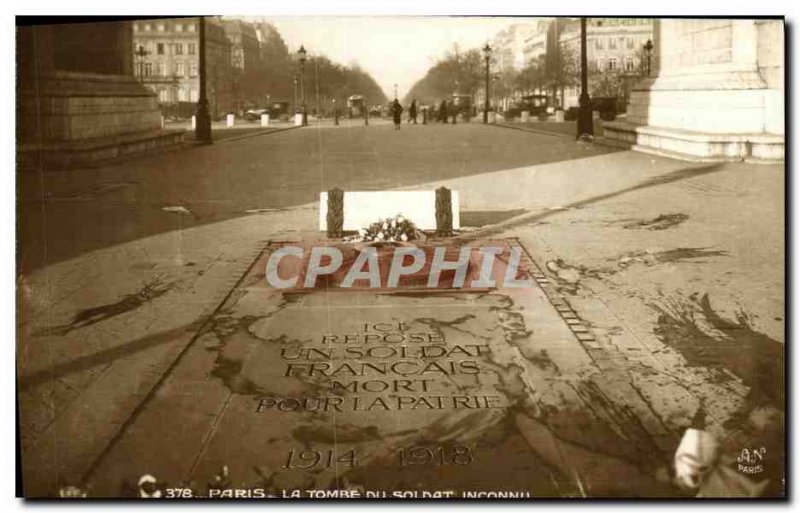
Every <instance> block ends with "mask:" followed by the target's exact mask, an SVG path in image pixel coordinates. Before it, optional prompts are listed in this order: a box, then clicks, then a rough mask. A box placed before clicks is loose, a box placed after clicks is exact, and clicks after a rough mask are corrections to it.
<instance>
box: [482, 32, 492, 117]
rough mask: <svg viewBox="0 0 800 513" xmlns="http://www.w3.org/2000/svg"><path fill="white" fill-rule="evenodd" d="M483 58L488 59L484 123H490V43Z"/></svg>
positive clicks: (484, 51) (484, 50) (484, 48)
mask: <svg viewBox="0 0 800 513" xmlns="http://www.w3.org/2000/svg"><path fill="white" fill-rule="evenodd" d="M483 58H484V59H485V60H486V94H485V95H484V98H483V123H484V124H487V123H489V60H490V59H491V58H492V47H491V46H489V43H486V46H484V47H483Z"/></svg>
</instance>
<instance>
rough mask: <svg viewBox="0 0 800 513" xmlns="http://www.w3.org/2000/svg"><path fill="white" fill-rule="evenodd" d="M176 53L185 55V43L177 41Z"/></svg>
mask: <svg viewBox="0 0 800 513" xmlns="http://www.w3.org/2000/svg"><path fill="white" fill-rule="evenodd" d="M175 55H183V43H175Z"/></svg>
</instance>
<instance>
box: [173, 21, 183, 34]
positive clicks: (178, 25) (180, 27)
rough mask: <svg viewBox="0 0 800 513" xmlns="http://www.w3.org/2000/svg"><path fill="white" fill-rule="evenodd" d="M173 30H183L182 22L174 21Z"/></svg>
mask: <svg viewBox="0 0 800 513" xmlns="http://www.w3.org/2000/svg"><path fill="white" fill-rule="evenodd" d="M175 32H183V24H182V23H176V24H175Z"/></svg>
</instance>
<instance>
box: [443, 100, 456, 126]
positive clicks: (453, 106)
mask: <svg viewBox="0 0 800 513" xmlns="http://www.w3.org/2000/svg"><path fill="white" fill-rule="evenodd" d="M447 110H448V112H449V114H450V115H451V116H453V124H454V125H455V124H456V118H458V106H457V105H456V103H455V102H454V101H453V100H450V103H449V104H448V106H447ZM445 123H447V118H445Z"/></svg>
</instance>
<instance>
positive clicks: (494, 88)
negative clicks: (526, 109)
mask: <svg viewBox="0 0 800 513" xmlns="http://www.w3.org/2000/svg"><path fill="white" fill-rule="evenodd" d="M498 80H500V75H497V74H494V75H492V84H493V85H492V92H493V93H494V98H492V103H493V104H494V111H495V112H498V111H499V107H500V105H499V103H498V101H497V89H498V87H497V81H498Z"/></svg>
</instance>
